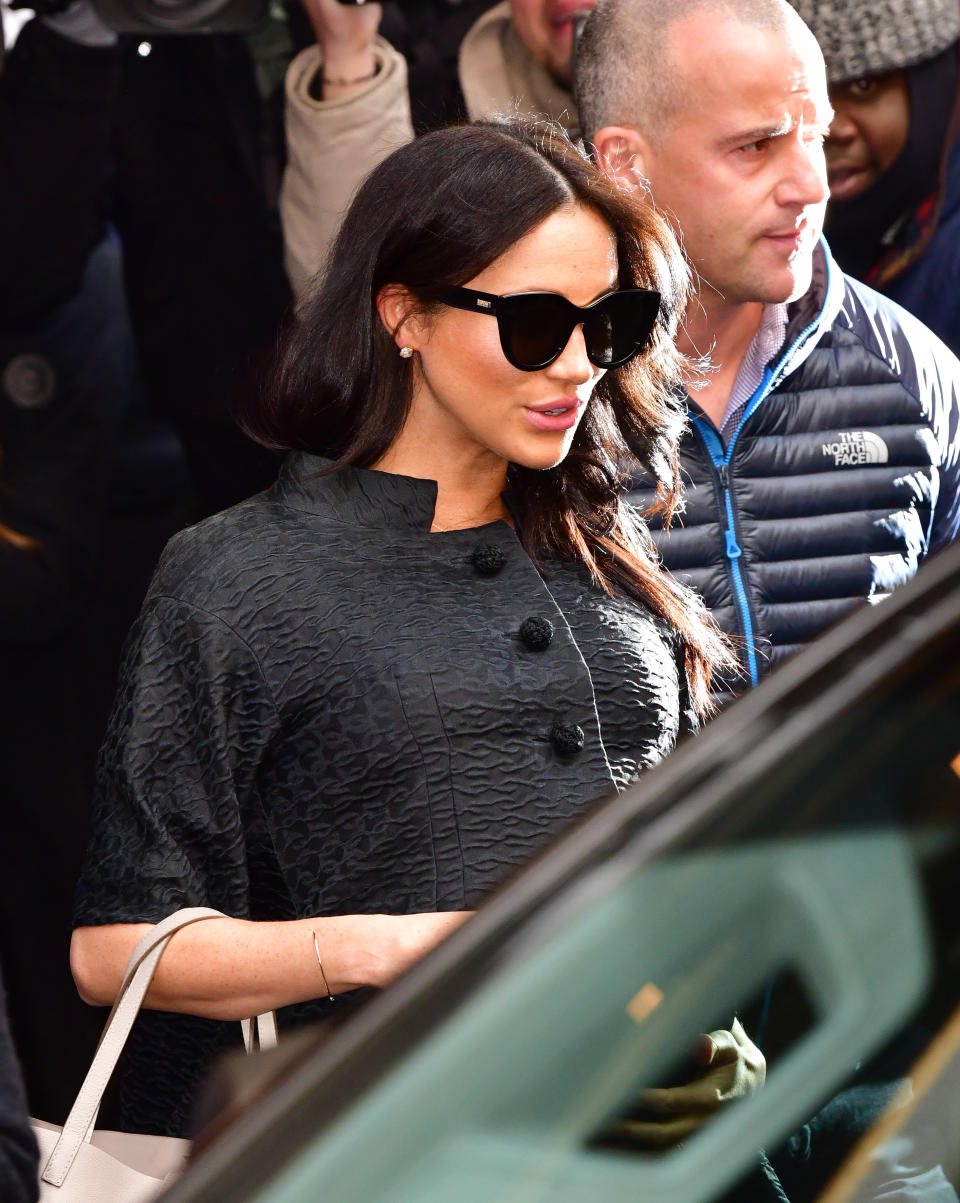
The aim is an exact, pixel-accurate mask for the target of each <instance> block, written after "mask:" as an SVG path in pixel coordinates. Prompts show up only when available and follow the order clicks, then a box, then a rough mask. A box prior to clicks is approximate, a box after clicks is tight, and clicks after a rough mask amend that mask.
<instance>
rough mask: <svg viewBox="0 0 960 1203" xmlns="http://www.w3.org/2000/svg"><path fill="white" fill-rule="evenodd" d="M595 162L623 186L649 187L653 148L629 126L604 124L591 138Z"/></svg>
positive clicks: (645, 190)
mask: <svg viewBox="0 0 960 1203" xmlns="http://www.w3.org/2000/svg"><path fill="white" fill-rule="evenodd" d="M593 145H594V150H595V154H596V160H597V163H598V164H599V165H600V167H602V168H603V170H604V171H605V172H606V173H607V175H608V176H610V178H611V179H612V180H614V181H615V182H616V183H618V184H620V186H621V187H623V188H631V189H632V188H640V189H642V190H643V191H644V192H648V191H649V189H650V168H651V166H652V159H653V154H652V148H651V146H650V143H649V142H648V140H647V139H646V138H645V137H644V136H643V134H641V133H640V131H639V130H636V129H634V128H633V126H631V125H605V126H604V127H603V129H602V130H598V131H597V134H596V136H595V137H594V139H593Z"/></svg>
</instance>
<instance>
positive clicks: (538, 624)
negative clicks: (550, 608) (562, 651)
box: [520, 618, 554, 652]
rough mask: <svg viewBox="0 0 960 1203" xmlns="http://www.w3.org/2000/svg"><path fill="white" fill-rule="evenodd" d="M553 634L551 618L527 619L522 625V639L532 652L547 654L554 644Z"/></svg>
mask: <svg viewBox="0 0 960 1203" xmlns="http://www.w3.org/2000/svg"><path fill="white" fill-rule="evenodd" d="M553 632H554V627H553V623H552V622H551V621H550V619H549V618H525V619H524V620H523V622H522V623H521V624H520V638H521V639H522V640H523V645H524V647H526V648H528V649H529V650H530V651H531V652H545V651H546V650H547V648H548V647H549V646H550V644H551V643H553Z"/></svg>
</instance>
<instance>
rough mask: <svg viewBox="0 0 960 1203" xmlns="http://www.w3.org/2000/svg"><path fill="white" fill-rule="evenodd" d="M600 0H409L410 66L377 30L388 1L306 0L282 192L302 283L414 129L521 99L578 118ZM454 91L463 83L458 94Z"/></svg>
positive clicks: (288, 239) (289, 247) (539, 109)
mask: <svg viewBox="0 0 960 1203" xmlns="http://www.w3.org/2000/svg"><path fill="white" fill-rule="evenodd" d="M594 2H595V0H510V2H509V3H507V2H506V0H505V2H504V3H500V4H497V5H496V6H495V7H493V8H490V3H491V0H427V2H425V0H406V2H405V3H404V5H403V6H402V7H403V11H404V14H405V19H406V20H405V23H406V26H407V28H406V29H404V30H400V31H398V32H400V33H401V34H403V35H405V38H404V40H405V41H406V42H408V43H409V45H408V46H406V47H405V49H408V51H409V52H410V53H411V55H412V61H411V64H410V71H409V73H408V63H407V60H406V59H405V58H404V56H403V55H402V54H400V53H399V52H398V51H397V50H396V49H395V48H394V47H393V46H392V45H391V44H390V42H388V41H386V40H385V39H384V38H382V37H377V28H378V25H379V22H380V8H381V6H380V5H379V4H365V5H363V6H362V7H360V8H356V7H353V6H352V5H347V4H339V3H337V0H303V4H304V8H305V9H306V11H307V15H308V16H309V18H310V21H311V23H312V25H313V28H314V32H315V33H316V35H317V45H316V46H311V47H308V48H307V49H306V50H303V51H301V52H300V54H298V55H297V57H296V58H295V59H294V60H293V62H292V63H291V64H290V67H289V70H288V71H287V80H286V123H287V155H288V159H287V168H286V173H285V176H284V182H283V192H282V195H281V202H280V212H281V216H282V218H283V233H284V244H285V252H286V265H287V274H288V276H289V278H290V282H291V284H292V285H293V289H294V292H295V293H296V294H298V295H299V294H301V293H302V292H303V290H304V288H305V287H306V285H307V282H308V281H309V279H310V278H311V276H312V275H313V274H314V273H315V272H316V271H317V270H318V269H319V268H320V267H321V266H322V265H323V262H324V259H325V258H326V253H327V248H328V247H329V245H330V243H331V242H332V241H333V237H334V235H335V234H336V232H337V230H338V229H339V227H340V219H341V217H342V216H343V214H344V213H345V212H346V209H347V206H348V205H349V203H350V199H351V197H352V196H353V193H354V192H355V191H356V188H357V185H358V184H359V183H360V181H361V180H363V179H364V177H365V176H366V175H367V174H368V173H369V172H370V171H371V170H372V169H373V168H374V167H375V166H376V165H377V164H378V163H380V162H382V160H383V159H385V158H386V157H387V155H388V154H389V153H390V152H391V151H392V150H396V149H397V147H399V146H403V145H405V144H406V143H407V142H409V141H410V139H411V138H412V137H413V136H414V133H423V132H424V131H425V130H426V129H427V128H435V127H437V126H440V125H443V124H445V123H446V122H448V121H451V120H454V119H455V118H456V117H458V116H460V115H463V116H467V117H469V118H470V120H476V119H477V118H479V117H489V116H492V115H494V114H496V113H507V114H509V113H515V112H518V111H519V112H521V113H530V114H536V115H538V116H540V115H542V116H546V117H550V118H553V119H557V120H560V121H561V123H562V124H563V125H564V126H566V128H568V129H570V128H572V127H575V125H576V110H575V108H574V105H573V100H572V97H571V95H570V90H569V89H570V57H571V52H572V47H573V37H574V27H575V24H576V21H577V19H578V18H579V17H582V16H584V15H585V14H586V13H588V12H589V11H590V9H591V8H592V7H593V4H594ZM484 10H487V11H484ZM478 14H479V15H478ZM388 16H390V17H392V18H393V21H392V24H393V26H395V25H396V19H395V17H394V16H393V14H388ZM418 28H419V29H422V31H423V36H422V37H419V36H418ZM387 31H388V32H390V33H391V34H392V35H393V34H394V30H393V28H392V27H390V28H389V29H388V30H387ZM394 36H395V35H394ZM418 50H420V51H421V53H419V54H418V53H417V51H418ZM425 60H428V61H425ZM448 75H450V76H453V77H455V78H454V79H450V78H447V76H448ZM451 84H453V85H454V86H453V87H452V88H451ZM451 91H454V92H457V91H459V93H460V96H458V97H456V99H455V101H454V103H451V102H450V96H449V93H450V92H451ZM411 100H412V101H413V104H412V105H411ZM461 100H462V104H461V103H457V102H458V101H461Z"/></svg>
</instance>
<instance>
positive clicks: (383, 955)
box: [367, 911, 474, 986]
mask: <svg viewBox="0 0 960 1203" xmlns="http://www.w3.org/2000/svg"><path fill="white" fill-rule="evenodd" d="M473 913H474V912H473V911H440V912H432V911H431V912H427V913H423V914H416V915H371V916H370V922H371V925H372V927H373V931H372V933H371V935H372V937H373V938H372V939H371V941H370V947H371V965H370V969H369V971H368V975H367V977H368V984H369V985H371V986H388V985H389V984H390V983H391V982H392V981H394V980H395V979H396V978H398V977H399V976H400V975H401V974H402V973H406V971H407V970H408V969H409V968H410V967H411V965H415V964H416V962H417V961H419V960H420V959H421V957H425V956H426V955H427V953H428V952H430V951H431V950H432V949H433V948H435V947H436V946H437V945H438V944H439V943H440V942H441V941H443V940H445V939H446V938H447V936H449V935H450V934H451V933H452V932H454V931H456V929H457V928H458V927H460V926H461V925H462V924H463V923H465V922H466V921H467V919H469V918H470V917H471V915H473Z"/></svg>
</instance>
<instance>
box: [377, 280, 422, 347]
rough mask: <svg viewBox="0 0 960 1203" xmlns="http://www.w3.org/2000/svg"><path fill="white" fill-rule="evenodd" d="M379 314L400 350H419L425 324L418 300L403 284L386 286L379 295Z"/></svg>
mask: <svg viewBox="0 0 960 1203" xmlns="http://www.w3.org/2000/svg"><path fill="white" fill-rule="evenodd" d="M377 313H379V314H380V321H381V322H383V324H384V326H385V327H386V329H387V333H388V334H389V335H390V337H391V338H392V339H393V341H394V342H395V343H396V344H397V347H398V348H400V347H412V348H413V350H414V351H416V350H419V345H420V342H419V340H422V338H423V322H422V321H421V320H420V316H419V313H418V306H417V301H416V298H415V297H414V296H413V294H412V293H411V292H409V291H408V290H407V289H406V288H404V287H403V285H402V284H384V286H383V288H381V289H380V291H379V292H378V293H377Z"/></svg>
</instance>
